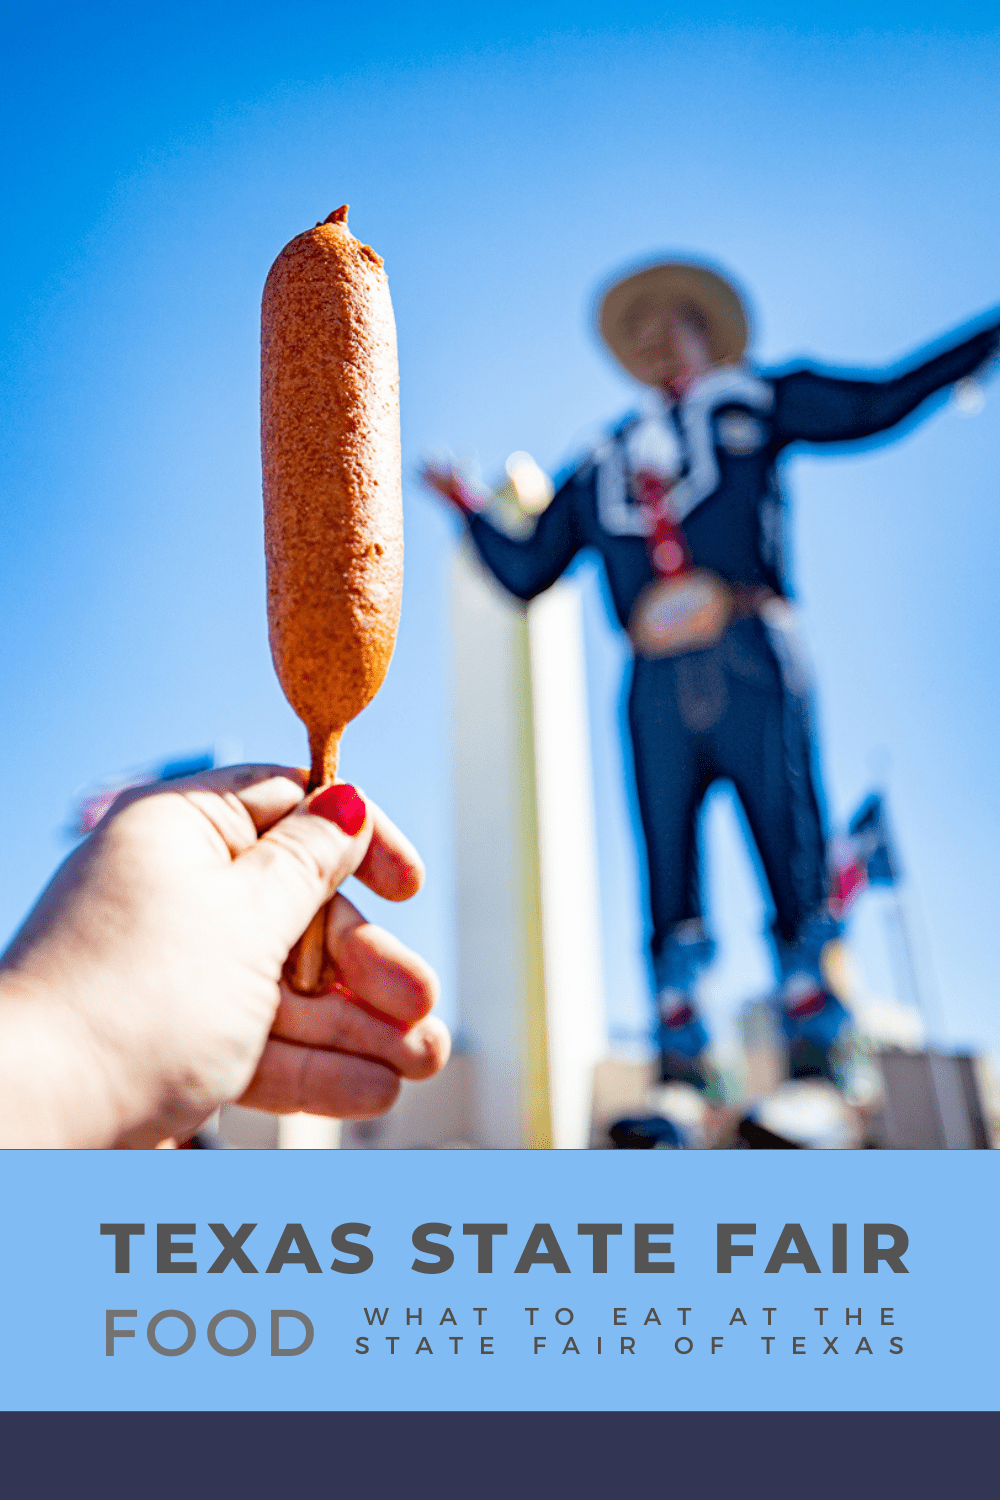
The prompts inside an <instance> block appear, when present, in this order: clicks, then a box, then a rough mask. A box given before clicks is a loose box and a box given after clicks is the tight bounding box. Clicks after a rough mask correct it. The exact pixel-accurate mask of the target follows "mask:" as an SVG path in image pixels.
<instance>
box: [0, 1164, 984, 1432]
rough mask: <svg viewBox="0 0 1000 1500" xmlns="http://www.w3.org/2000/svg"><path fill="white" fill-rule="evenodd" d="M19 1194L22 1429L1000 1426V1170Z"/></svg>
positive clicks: (8, 1382) (290, 1175) (441, 1178)
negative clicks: (680, 1417)
mask: <svg viewBox="0 0 1000 1500" xmlns="http://www.w3.org/2000/svg"><path fill="white" fill-rule="evenodd" d="M0 1188H2V1194H3V1204H4V1214H3V1220H4V1231H3V1235H2V1246H0V1267H2V1273H3V1288H4V1294H5V1315H4V1319H3V1336H2V1372H0V1382H2V1386H0V1403H2V1405H3V1406H4V1407H5V1408H7V1409H21V1410H67V1409H70V1410H73V1409H77V1410H157V1409H162V1410H192V1409H194V1410H197V1409H214V1410H231V1409H236V1410H240V1409H250V1410H255V1409H256V1410H294V1409H302V1410H358V1409H373V1410H387V1411H392V1410H415V1409H419V1410H436V1409H437V1410H453V1411H460V1410H491V1409H492V1410H567V1409H570V1410H571V1409H582V1410H660V1409H665V1410H687V1411H694V1410H719V1411H727V1410H855V1411H857V1410H886V1411H888V1410H908V1409H910V1410H941V1411H944V1410H965V1409H968V1410H984V1409H987V1410H988V1409H993V1408H995V1407H996V1406H997V1404H998V1402H997V1396H998V1390H1000V1380H998V1377H997V1373H996V1369H997V1366H996V1358H995V1353H994V1352H993V1351H994V1349H995V1346H996V1340H997V1333H998V1327H997V1324H998V1316H997V1306H998V1298H997V1292H996V1263H997V1262H996V1256H997V1244H998V1228H1000V1225H998V1217H1000V1215H998V1208H997V1201H998V1189H1000V1158H998V1155H997V1153H994V1152H985V1151H984V1152H971V1151H970V1152H953V1153H944V1152H898V1153H897V1152H833V1151H831V1152H804V1151H803V1152H774V1153H770V1152H749V1151H748V1152H738V1153H737V1152H732V1153H730V1152H698V1153H695V1152H691V1153H685V1152H669V1151H663V1152H660V1151H650V1152H545V1151H538V1152H478V1151H454V1152H452V1151H439V1152H389V1151H386V1152H379V1151H368V1152H350V1151H342V1152H341V1151H280V1152H265V1151H261V1152H255V1151H246V1152H235V1151H234V1152H221V1151H220V1152H207V1151H206V1152H194V1151H190V1152H188V1151H185V1152H173V1151H156V1152H44V1151H37V1152H34V1151H24V1152H16V1151H9V1152H5V1153H2V1154H0ZM102 1224H103V1225H105V1226H108V1227H109V1230H108V1232H107V1233H105V1234H103V1235H102V1234H101V1226H102ZM249 1224H254V1225H256V1227H255V1228H254V1229H252V1230H242V1226H245V1225H249ZM720 1224H721V1225H728V1226H742V1227H741V1228H729V1229H723V1230H722V1231H720V1230H719V1228H718V1226H719V1225H720ZM137 1225H141V1226H142V1227H143V1230H144V1232H143V1233H142V1234H139V1233H137V1232H135V1231H134V1226H137ZM157 1225H160V1226H173V1227H168V1228H162V1227H161V1229H160V1230H159V1232H158V1230H157ZM192 1225H193V1226H194V1228H193V1230H192V1229H190V1228H184V1227H177V1226H192ZM212 1225H216V1226H218V1232H217V1231H216V1230H214V1229H213V1228H211V1227H210V1226H212ZM352 1225H353V1226H354V1228H349V1227H345V1226H352ZM427 1225H435V1226H438V1227H437V1228H434V1229H427V1228H425V1229H424V1230H423V1236H424V1248H420V1249H415V1247H414V1240H413V1235H414V1231H415V1230H418V1228H419V1226H427ZM470 1225H505V1226H506V1233H505V1234H501V1233H499V1232H495V1233H491V1232H489V1231H487V1230H479V1231H476V1232H471V1233H464V1232H463V1228H464V1226H470ZM581 1225H588V1226H602V1225H603V1226H609V1225H610V1226H618V1225H620V1226H621V1233H614V1232H613V1231H612V1230H607V1231H606V1230H603V1229H601V1228H597V1229H596V1230H594V1229H593V1228H591V1229H590V1230H588V1231H586V1232H584V1233H581V1232H580V1226H581ZM636 1225H638V1226H640V1227H639V1229H638V1231H637V1230H636V1227H635V1226H636ZM667 1225H669V1226H672V1227H671V1228H669V1229H667V1228H665V1227H664V1226H667ZM750 1225H753V1226H755V1230H754V1231H753V1232H751V1231H750V1230H749V1229H748V1228H747V1227H746V1226H750ZM866 1225H868V1226H869V1228H868V1231H867V1235H868V1240H867V1244H868V1260H869V1269H868V1270H867V1271H866V1269H865V1245H866V1238H865V1236H866V1230H865V1226H866ZM111 1226H119V1227H117V1228H112V1227H111ZM122 1226H133V1228H131V1229H130V1228H125V1227H122ZM286 1226H295V1227H294V1228H291V1229H289V1228H286ZM357 1226H368V1232H367V1234H366V1233H364V1231H363V1230H362V1229H359V1228H358V1227H357ZM441 1226H450V1232H448V1233H446V1231H445V1228H443V1227H441ZM536 1226H546V1227H545V1228H543V1229H539V1228H536ZM643 1226H655V1227H652V1228H650V1227H643ZM786 1226H793V1227H791V1228H788V1227H786ZM834 1226H846V1227H839V1228H835V1227H834ZM879 1226H894V1228H892V1229H888V1230H887V1229H885V1228H879ZM331 1236H334V1242H333V1243H331ZM720 1242H721V1246H722V1251H723V1254H722V1260H721V1264H722V1265H725V1264H728V1265H729V1267H730V1269H729V1270H723V1269H720V1252H719V1247H720ZM227 1245H228V1258H227V1249H226V1247H227ZM730 1246H732V1247H733V1254H732V1256H731V1257H728V1256H727V1255H726V1253H725V1252H726V1250H727V1248H728V1247H730ZM904 1246H905V1248H904ZM184 1247H190V1248H184ZM365 1247H367V1249H366V1248H365ZM490 1247H492V1270H486V1269H485V1266H486V1264H487V1263H488V1261H489V1253H488V1252H489V1249H490ZM668 1247H669V1248H668ZM604 1250H606V1256H607V1270H606V1271H601V1270H596V1269H595V1267H596V1266H599V1265H600V1264H601V1262H602V1259H603V1253H602V1252H603V1251H604ZM749 1250H752V1254H748V1253H745V1252H746V1251H749ZM116 1256H117V1261H118V1264H119V1266H120V1267H122V1269H120V1270H118V1271H116V1269H115V1265H116ZM451 1256H453V1261H450V1257H451ZM877 1256H878V1257H880V1258H877V1259H876V1257H877ZM480 1257H482V1260H481V1259H480ZM369 1258H370V1261H371V1263H370V1264H369V1265H367V1269H362V1270H360V1271H359V1270H357V1269H355V1268H357V1267H358V1266H359V1265H360V1266H364V1265H366V1264H367V1262H368V1260H369ZM415 1260H416V1261H421V1262H423V1263H424V1265H425V1269H424V1270H423V1271H420V1270H415V1269H413V1263H414V1261H415ZM158 1261H159V1265H160V1269H159V1270H158V1269H157V1265H158ZM335 1261H336V1262H337V1263H338V1265H339V1269H332V1266H333V1263H334V1262H335ZM560 1262H561V1263H562V1264H563V1265H564V1266H565V1267H566V1269H559V1266H560ZM310 1263H311V1264H312V1265H313V1266H314V1267H318V1269H312V1270H310V1269H309V1266H310ZM519 1263H520V1264H521V1266H522V1269H521V1270H520V1271H518V1270H517V1269H516V1267H517V1266H518V1264H519ZM838 1263H839V1264H840V1265H842V1266H844V1267H845V1269H842V1270H841V1269H835V1267H836V1266H837V1265H838ZM126 1264H127V1265H128V1270H125V1269H124V1266H125V1265H126ZM480 1264H482V1265H483V1267H484V1269H482V1270H480V1269H479V1266H480ZM213 1265H219V1266H220V1269H216V1270H215V1271H212V1270H211V1269H210V1268H211V1267H212V1266H213ZM445 1265H446V1266H447V1268H446V1269H443V1270H439V1269H436V1267H441V1266H445ZM769 1265H770V1267H771V1269H768V1266H769ZM185 1266H187V1267H196V1269H187V1270H185V1269H181V1268H182V1267H185ZM241 1266H242V1269H241ZM269 1266H271V1267H272V1269H271V1270H270V1271H269V1270H268V1267H269ZM671 1266H672V1268H673V1269H667V1268H668V1267H671ZM251 1267H253V1268H254V1269H253V1270H251V1269H250V1268H251ZM894 1267H895V1268H894ZM904 1267H905V1269H903V1268H904ZM532 1309H533V1310H532ZM768 1309H770V1311H768ZM221 1312H225V1313H230V1314H232V1313H236V1312H238V1313H240V1314H243V1315H244V1316H243V1317H242V1318H239V1317H236V1316H228V1317H226V1318H224V1319H221V1320H218V1319H217V1314H219V1313H221ZM109 1313H110V1314H112V1316H110V1317H109ZM164 1313H167V1314H170V1315H169V1316H166V1317H163V1316H160V1317H159V1320H158V1321H157V1319H158V1315H161V1314H164ZM178 1313H182V1314H183V1315H184V1318H180V1317H178V1316H175V1315H174V1314H178ZM276 1313H277V1314H279V1315H280V1316H278V1317H277V1318H274V1317H273V1315H274V1314H276ZM295 1315H298V1316H295ZM213 1319H217V1320H216V1321H215V1322H214V1323H213ZM185 1320H186V1321H185ZM247 1320H249V1322H248V1321H247ZM272 1322H273V1324H274V1329H275V1343H274V1348H275V1352H272ZM251 1330H253V1331H254V1333H255V1336H254V1337H253V1340H252V1342H251ZM310 1330H311V1339H310ZM192 1332H193V1342H192V1341H191V1334H192ZM213 1340H214V1343H215V1345H216V1346H218V1347H213ZM184 1343H189V1344H190V1347H188V1348H187V1350H186V1352H183V1353H171V1352H167V1351H171V1350H176V1349H178V1348H179V1347H180V1346H182V1345H183V1344H184ZM243 1344H247V1345H248V1347H247V1348H246V1351H245V1352H244V1353H242V1354H226V1353H222V1352H219V1351H220V1350H221V1349H226V1348H228V1349H236V1348H238V1347H239V1346H241V1345H243ZM157 1345H158V1346H159V1348H157V1347H156V1346H157ZM304 1345H308V1347H303V1348H302V1352H301V1353H297V1354H296V1353H290V1352H284V1351H290V1350H293V1349H295V1348H296V1347H300V1346H304ZM108 1349H110V1350H111V1351H112V1352H111V1353H107V1352H106V1350H108ZM278 1350H280V1351H282V1352H278ZM364 1350H367V1352H362V1351H364ZM160 1351H164V1352H160Z"/></svg>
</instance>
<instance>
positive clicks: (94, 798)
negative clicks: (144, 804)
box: [69, 750, 216, 839]
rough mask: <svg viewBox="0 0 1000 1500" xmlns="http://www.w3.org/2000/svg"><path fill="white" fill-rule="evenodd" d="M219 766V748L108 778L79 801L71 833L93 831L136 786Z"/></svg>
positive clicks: (71, 819)
mask: <svg viewBox="0 0 1000 1500" xmlns="http://www.w3.org/2000/svg"><path fill="white" fill-rule="evenodd" d="M215 765H216V754H215V751H214V750H206V751H204V752H203V753H202V754H197V755H188V756H185V757H184V758H183V759H180V760H165V761H159V762H157V764H156V765H152V766H145V767H143V768H142V769H139V770H133V771H122V772H119V774H118V775H117V776H109V777H106V778H105V780H104V781H101V782H98V784H97V785H96V786H94V787H91V788H90V790H89V791H87V792H85V793H84V794H83V796H82V797H81V798H80V800H79V801H78V802H77V804H76V807H75V808H74V810H73V813H72V816H71V818H70V827H69V832H70V836H71V837H72V838H75V839H82V838H83V837H84V835H85V834H88V833H92V832H93V830H94V829H95V828H96V827H97V825H98V823H99V822H100V821H101V819H102V818H103V817H104V814H105V813H106V812H107V811H108V808H109V807H110V806H111V805H112V803H113V802H114V800H115V798H116V797H118V796H120V795H121V793H122V792H126V791H129V790H130V789H131V788H132V787H137V786H152V785H153V783H154V782H157V781H178V780H179V779H180V778H181V777H182V776H197V775H198V773H199V771H211V770H212V768H213V766H215Z"/></svg>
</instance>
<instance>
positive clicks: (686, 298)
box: [597, 260, 750, 380]
mask: <svg viewBox="0 0 1000 1500" xmlns="http://www.w3.org/2000/svg"><path fill="white" fill-rule="evenodd" d="M666 308H669V309H670V311H671V312H676V313H678V314H680V315H681V316H682V317H685V316H686V317H688V318H690V319H691V321H693V322H694V323H695V325H696V326H697V327H698V328H699V329H700V330H701V331H702V332H703V333H704V335H705V339H706V341H707V343H708V348H709V352H710V354H711V356H712V363H713V364H714V365H725V364H732V363H734V362H735V361H737V360H739V359H741V358H742V356H743V353H744V351H745V349H746V347H747V343H748V342H749V339H750V318H749V313H748V311H747V305H746V301H745V299H744V297H743V296H742V294H741V293H740V292H739V291H738V290H737V288H736V286H735V285H734V283H733V282H732V281H731V280H730V279H729V278H728V277H727V276H724V275H722V274H720V272H719V271H717V270H715V269H714V268H713V267H712V266H709V265H704V264H699V263H698V262H696V261H686V260H661V261H657V262H655V263H654V264H652V265H646V266H643V267H642V268H641V269H640V270H638V271H633V272H631V274H630V275H628V276H624V277H620V278H619V279H618V280H616V281H614V282H612V283H611V285H610V286H609V287H608V288H607V289H606V290H605V291H604V292H603V293H602V294H600V295H599V300H598V307H597V326H598V329H599V331H600V334H601V337H602V338H603V340H604V342H605V343H606V344H607V346H608V348H609V349H610V350H611V352H612V354H613V355H614V356H615V358H616V359H617V360H618V362H619V364H621V365H624V367H625V369H626V370H627V371H628V372H629V374H630V375H632V376H634V378H635V379H636V380H642V379H643V376H642V375H641V374H640V373H639V371H638V370H637V369H636V368H635V366H634V364H633V361H632V353H631V349H632V339H633V336H634V334H635V331H636V329H637V328H638V327H639V324H640V323H641V322H642V320H643V319H644V318H646V317H647V316H648V315H649V314H650V313H653V312H660V311H662V310H663V309H666Z"/></svg>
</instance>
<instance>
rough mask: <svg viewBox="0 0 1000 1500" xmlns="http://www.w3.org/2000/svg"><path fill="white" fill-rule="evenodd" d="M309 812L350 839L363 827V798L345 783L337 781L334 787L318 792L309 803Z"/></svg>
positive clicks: (364, 813) (364, 814) (364, 810)
mask: <svg viewBox="0 0 1000 1500" xmlns="http://www.w3.org/2000/svg"><path fill="white" fill-rule="evenodd" d="M309 811H310V812H311V813H314V814H315V815H316V817H317V818H325V819H326V821H327V822H328V823H336V825H337V827H338V828H342V829H343V831H344V832H345V833H348V834H350V836H351V837H352V838H353V837H354V835H355V834H356V833H360V832H361V830H362V828H363V827H364V826H365V817H366V809H365V803H364V798H363V797H359V796H358V794H357V792H356V791H355V790H354V788H353V787H352V786H351V785H349V783H348V782H346V781H338V782H337V784H336V786H328V787H327V788H326V789H325V790H324V791H322V792H320V794H319V796H318V797H314V798H313V800H312V801H311V802H310V804H309Z"/></svg>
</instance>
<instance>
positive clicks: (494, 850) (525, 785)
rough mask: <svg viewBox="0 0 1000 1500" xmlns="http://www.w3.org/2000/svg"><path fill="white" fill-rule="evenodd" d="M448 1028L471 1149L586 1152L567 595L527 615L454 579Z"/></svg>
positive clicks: (479, 586) (577, 675)
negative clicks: (454, 1029)
mask: <svg viewBox="0 0 1000 1500" xmlns="http://www.w3.org/2000/svg"><path fill="white" fill-rule="evenodd" d="M454 641H455V647H454V649H455V677H454V715H455V810H456V834H457V846H458V847H457V872H456V873H457V924H458V944H459V1004H460V1015H461V1027H462V1031H463V1034H464V1036H465V1038H466V1040H467V1042H468V1044H469V1046H470V1050H471V1053H472V1058H473V1060H474V1078H475V1084H474V1102H473V1112H474V1118H473V1121H472V1122H471V1124H472V1134H473V1137H474V1139H475V1141H476V1144H478V1145H481V1146H491V1147H523V1146H531V1147H547V1146H556V1147H569V1148H574V1147H576V1148H580V1147H585V1146H586V1145H587V1143H588V1138H589V1126H590V1108H591V1091H592V1080H593V1069H594V1066H595V1064H596V1063H597V1062H598V1060H599V1059H600V1058H601V1057H602V1056H603V1055H604V1052H605V1049H606V1023H605V1016H604V986H603V974H602V968H601V944H600V907H599V891H598V870H597V850H596V840H595V833H594V815H593V787H592V776H591V766H590V737H589V726H588V718H587V688H586V670H585V662H584V651H583V620H582V608H581V600H580V593H579V590H578V588H577V586H576V584H575V583H574V582H572V581H571V580H562V581H561V582H559V583H557V584H556V585H554V587H553V588H551V589H549V590H548V591H547V592H546V593H545V594H543V595H541V596H540V597H539V598H538V599H537V600H535V601H534V603H532V604H531V605H530V606H528V608H527V609H525V608H524V607H523V606H521V605H519V604H517V603H516V602H515V601H513V600H511V599H510V598H509V596H508V595H506V594H505V593H504V591H503V590H502V589H501V588H500V587H499V586H498V585H497V584H496V583H495V581H494V580H493V578H492V577H491V576H490V575H489V574H488V573H487V571H486V570H485V569H484V568H483V566H482V565H481V563H480V562H479V560H478V558H477V557H476V555H475V553H474V551H473V549H472V547H471V545H470V544H466V545H465V546H464V547H463V548H462V549H461V550H460V551H459V553H458V554H457V556H456V560H455V573H454Z"/></svg>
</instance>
